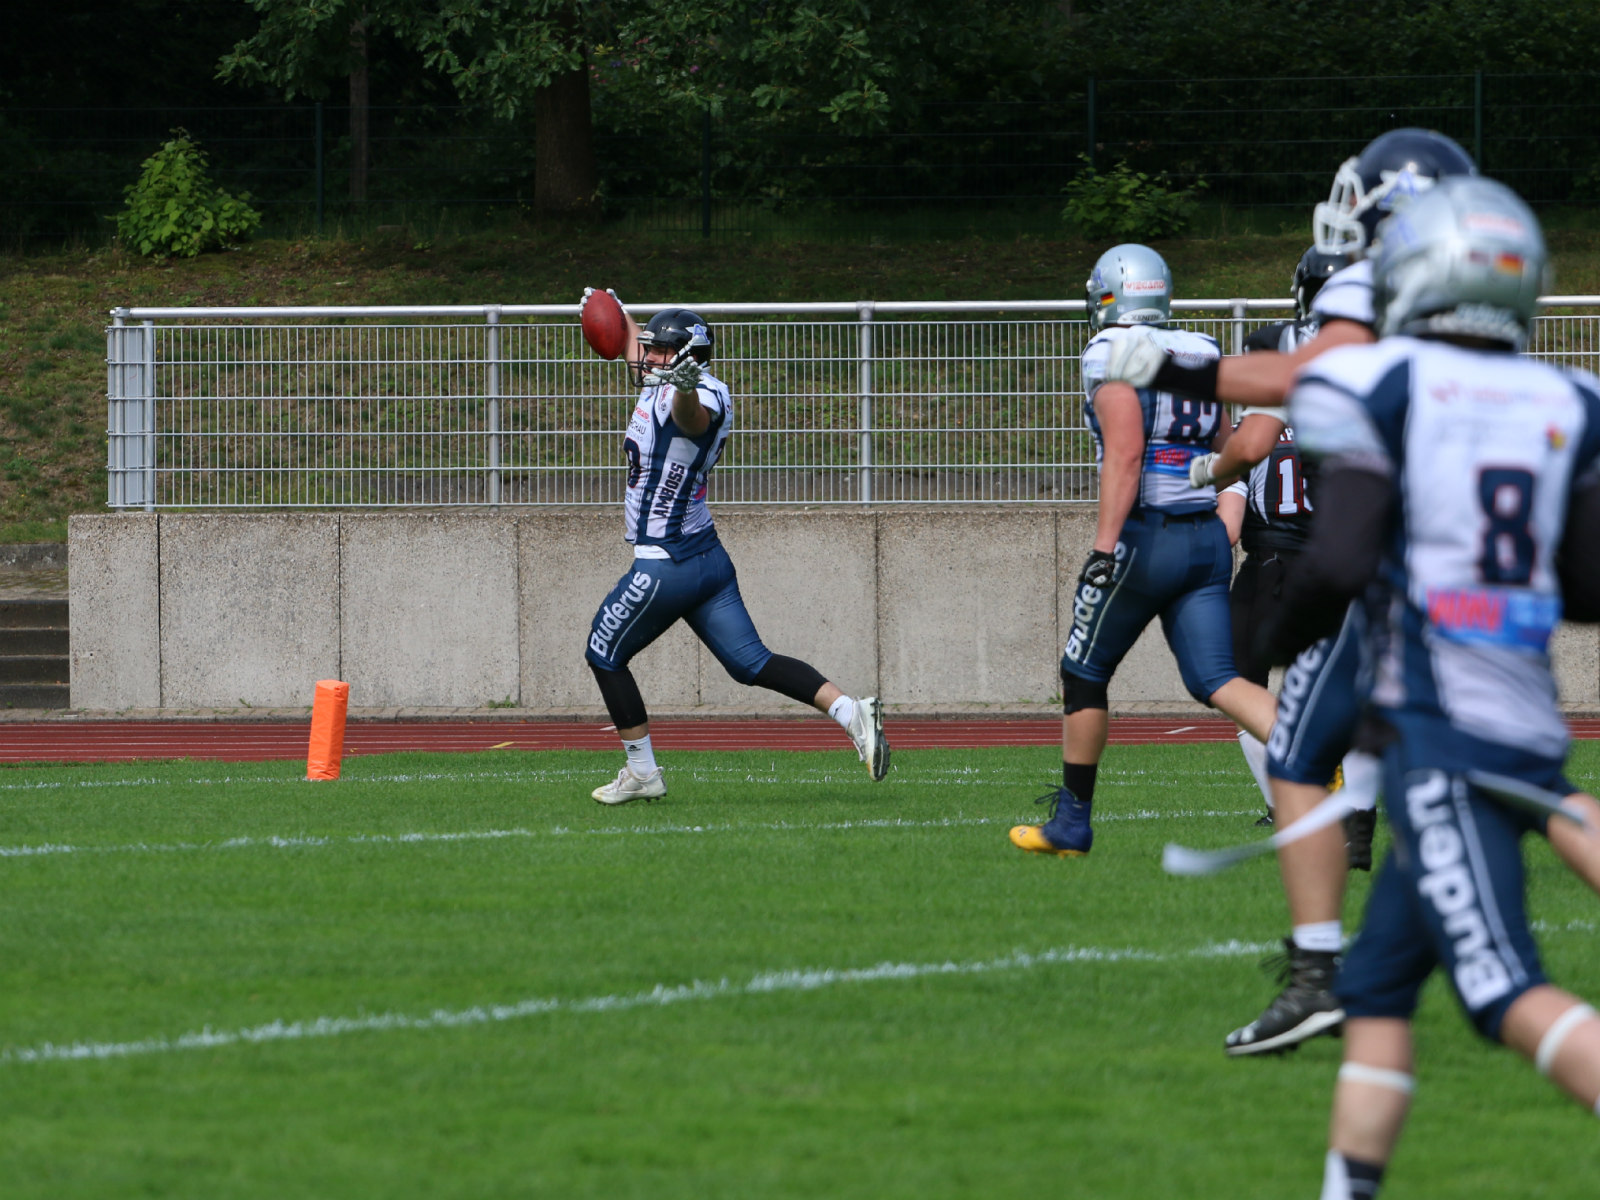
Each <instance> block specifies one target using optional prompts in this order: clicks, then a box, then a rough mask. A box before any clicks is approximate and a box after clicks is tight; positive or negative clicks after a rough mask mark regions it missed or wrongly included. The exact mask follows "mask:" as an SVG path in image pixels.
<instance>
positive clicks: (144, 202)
mask: <svg viewBox="0 0 1600 1200" xmlns="http://www.w3.org/2000/svg"><path fill="white" fill-rule="evenodd" d="M123 194H124V195H125V196H126V197H127V205H126V206H125V207H124V208H123V210H122V212H121V213H119V214H118V216H117V218H116V220H117V236H118V237H120V238H121V239H122V241H123V243H124V244H125V245H128V246H131V247H133V248H134V249H135V250H137V251H138V252H139V253H140V254H154V255H161V256H165V255H177V256H178V257H180V258H193V257H194V256H195V255H197V254H199V253H201V252H202V251H205V250H220V249H221V248H222V247H224V246H229V245H232V244H233V243H235V242H242V241H244V240H245V239H246V238H247V237H249V236H250V234H251V233H253V232H254V231H255V229H256V227H257V226H259V225H260V224H261V214H260V213H258V212H257V211H256V210H255V209H253V208H251V207H250V206H249V205H248V204H247V203H245V201H247V200H249V199H250V194H249V193H248V192H245V193H242V194H241V195H239V196H231V195H229V194H228V193H227V192H225V191H223V190H222V189H221V188H219V187H218V186H217V185H216V184H214V183H213V182H212V181H211V178H210V176H209V175H207V173H206V156H205V152H204V151H203V150H201V149H200V147H199V145H197V144H196V143H195V142H194V141H192V140H191V139H190V137H189V135H188V134H187V133H185V132H184V131H183V130H181V129H174V130H173V131H172V140H171V141H169V142H164V143H163V144H162V146H161V149H159V150H157V151H156V152H155V153H154V154H152V155H151V156H150V157H149V158H147V159H145V160H144V163H143V164H142V166H141V174H140V175H139V181H138V182H137V183H133V184H129V185H128V186H127V187H126V188H124V189H123Z"/></svg>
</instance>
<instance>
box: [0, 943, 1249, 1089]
mask: <svg viewBox="0 0 1600 1200" xmlns="http://www.w3.org/2000/svg"><path fill="white" fill-rule="evenodd" d="M1270 948H1271V946H1270V945H1268V944H1267V943H1248V942H1240V941H1228V942H1219V943H1217V944H1214V945H1210V946H1200V947H1197V948H1196V949H1193V950H1185V951H1179V952H1177V953H1162V952H1160V951H1154V950H1136V949H1131V948H1128V949H1112V950H1108V949H1102V948H1098V947H1093V946H1081V947H1080V946H1069V947H1066V948H1064V949H1050V950H1042V951H1039V952H1038V953H1029V952H1027V951H1022V950H1018V951H1015V952H1013V953H1011V954H1007V955H1004V956H1002V957H999V958H991V959H985V960H980V961H977V962H964V963H958V962H949V961H946V962H929V963H890V962H885V963H879V964H877V965H876V966H872V967H860V968H838V967H820V968H808V969H799V970H787V971H763V972H761V973H760V974H758V975H753V976H751V977H750V978H749V979H748V980H746V981H745V982H743V983H734V982H732V981H730V980H728V979H726V978H724V979H720V980H717V981H715V982H703V981H701V980H695V981H694V982H692V983H686V984H661V983H658V984H656V985H655V986H654V987H652V988H650V989H649V990H648V991H642V992H623V993H613V994H611V995H603V996H585V997H580V998H577V999H572V1000H563V999H560V998H559V997H535V998H532V999H528V1000H519V1001H516V1002H515V1003H512V1004H494V1005H487V1006H479V1007H474V1008H464V1009H453V1010H447V1009H435V1010H434V1011H433V1012H431V1013H429V1014H427V1015H426V1016H410V1015H407V1014H405V1013H374V1014H372V1015H367V1016H357V1017H315V1018H313V1019H311V1020H308V1021H282V1020H278V1021H269V1022H268V1023H267V1024H265V1025H253V1026H250V1027H249V1028H245V1029H232V1030H215V1029H212V1028H210V1027H209V1026H207V1027H204V1028H202V1029H199V1030H197V1031H191V1032H189V1033H184V1034H180V1035H178V1036H177V1037H174V1038H166V1037H159V1036H158V1037H151V1038H142V1039H140V1040H138V1041H131V1042H71V1043H66V1044H57V1043H55V1042H42V1043H40V1044H39V1045H37V1046H25V1047H17V1048H14V1049H0V1066H9V1065H11V1064H13V1063H44V1062H72V1061H81V1060H84V1059H111V1058H136V1057H142V1056H146V1055H152V1054H170V1053H174V1052H176V1051H181V1050H214V1049H218V1048H222V1047H227V1046H238V1045H246V1044H248V1045H261V1044H264V1043H269V1042H291V1041H303V1040H305V1039H307V1038H329V1037H343V1036H345V1035H346V1034H352V1033H389V1032H394V1031H397V1030H398V1031H408V1030H417V1031H420V1030H430V1029H456V1028H461V1027H464V1026H472V1025H493V1024H498V1023H500V1022H503V1021H516V1020H522V1019H525V1018H528V1017H537V1016H543V1015H545V1014H548V1013H561V1012H566V1013H609V1012H623V1011H626V1010H628V1009H634V1008H665V1007H667V1006H669V1005H673V1004H682V1003H685V1002H687V1001H690V1000H713V999H720V998H724V997H740V996H763V995H770V994H773V993H777V992H814V991H819V990H821V989H823V988H830V987H837V986H840V985H842V984H865V983H882V982H898V981H901V980H909V979H923V978H927V977H929V976H940V975H943V976H961V975H983V974H991V973H994V972H1000V971H1027V970H1033V969H1035V968H1038V967H1049V966H1059V965H1064V964H1077V963H1091V964H1103V963H1123V962H1133V963H1166V962H1175V961H1181V960H1186V959H1214V958H1239V957H1245V956H1249V955H1255V954H1262V953H1264V952H1266V951H1267V950H1269V949H1270Z"/></svg>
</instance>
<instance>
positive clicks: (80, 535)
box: [69, 507, 1600, 714]
mask: <svg viewBox="0 0 1600 1200" xmlns="http://www.w3.org/2000/svg"><path fill="white" fill-rule="evenodd" d="M1093 521H1094V515H1093V512H1092V511H1090V510H1085V509H1078V508H1023V507H1003V508H1002V507H994V508H982V507H961V508H953V507H952V508H917V509H912V508H899V509H897V508H879V509H872V510H854V509H852V510H831V509H830V510H810V511H805V510H765V509H748V510H747V509H723V510H722V511H720V512H719V513H718V517H717V524H718V528H719V529H720V530H721V531H722V538H723V541H724V543H725V544H726V545H727V547H728V550H729V553H730V554H731V555H732V556H733V560H734V563H735V564H736V565H737V567H738V570H739V584H740V588H741V590H742V591H743V593H744V597H745V600H746V603H747V604H748V606H749V608H750V612H751V615H752V616H753V617H754V618H755V622H756V627H757V628H758V629H760V630H761V633H762V637H763V638H764V640H765V641H766V643H767V645H768V646H770V647H771V648H772V649H774V650H776V651H778V652H779V653H783V654H788V655H792V656H794V657H796V658H800V659H804V660H805V661H807V662H810V663H812V664H813V665H814V666H815V667H816V668H817V669H818V670H820V671H821V672H822V673H823V674H824V675H826V676H828V677H829V678H830V679H832V680H833V681H834V682H835V683H837V684H838V685H839V686H840V687H841V688H843V689H844V690H845V691H847V692H850V693H853V694H856V695H861V694H869V693H876V694H878V695H880V696H882V697H883V698H884V700H885V702H886V703H888V704H890V705H891V706H893V707H894V708H896V709H898V710H900V711H902V712H906V711H916V712H941V711H946V712H954V711H972V710H974V709H979V710H986V711H1000V710H1035V711H1059V710H1058V709H1053V705H1052V700H1053V698H1054V697H1056V696H1058V694H1059V692H1060V681H1059V679H1058V677H1057V663H1058V661H1059V659H1060V655H1061V647H1062V645H1063V644H1064V639H1065V636H1066V626H1067V624H1068V619H1069V614H1070V611H1071V596H1072V590H1073V584H1074V582H1075V580H1076V578H1077V573H1078V570H1079V568H1080V566H1081V565H1082V563H1083V560H1084V557H1085V555H1086V554H1087V553H1088V549H1089V544H1090V542H1091V540H1092V537H1093V531H1094V526H1093ZM69 555H70V566H71V570H70V574H69V581H70V599H71V610H70V611H71V621H72V704H73V706H74V707H75V708H79V709H89V710H125V709H140V708H149V709H155V708H161V709H169V710H173V709H176V710H183V709H197V708H207V709H214V708H237V707H242V706H246V705H248V706H251V707H257V708H260V707H267V708H295V707H306V706H308V705H309V704H310V703H311V697H312V691H313V687H314V685H315V683H316V681H317V680H318V679H335V678H336V679H344V680H346V681H347V682H348V683H349V684H350V702H351V704H352V705H353V706H356V707H359V708H475V707H483V706H486V705H489V704H497V705H504V704H506V703H507V702H509V703H510V704H512V705H515V706H516V707H519V708H525V709H533V710H538V711H543V712H574V711H577V712H597V711H599V696H598V694H597V692H596V690H595V686H594V681H593V679H592V678H591V677H590V674H589V670H588V667H587V666H586V665H585V664H584V661H583V645H584V640H585V637H586V636H587V633H588V628H589V621H590V618H591V617H592V616H593V614H594V610H595V608H596V606H597V605H598V604H599V602H600V600H601V599H602V598H603V597H604V596H605V594H606V593H607V592H608V591H609V590H610V588H611V586H612V584H614V583H615V582H616V580H617V579H618V578H619V577H620V576H621V574H622V573H623V571H624V570H625V569H627V567H628V564H629V563H630V561H631V558H630V555H629V550H628V547H627V546H626V545H625V543H623V541H622V526H621V520H620V518H619V516H618V514H617V513H616V512H615V511H612V510H610V509H604V510H598V509H597V510H587V509H559V510H544V509H515V510H508V511H507V512H505V513H501V514H490V513H457V512H450V511H444V512H437V511H412V512H394V513H349V514H334V513H315V514H276V513H272V514H259V515H254V514H252V515H232V514H228V515H194V514H176V513H174V514H159V515H152V514H143V513H141V514H115V515H106V516H85V517H74V518H72V521H71V524H70V529H69ZM1556 655H1557V677H1558V680H1559V682H1560V684H1561V688H1562V697H1563V699H1565V700H1568V701H1572V702H1576V703H1579V704H1583V705H1587V706H1595V707H1600V632H1597V630H1596V629H1594V628H1592V627H1591V628H1583V629H1579V628H1571V627H1567V628H1563V629H1562V630H1561V631H1560V633H1559V634H1558V637H1557V641H1556ZM634 674H635V675H636V676H637V678H638V679H639V683H640V686H641V688H642V689H643V691H644V694H645V698H646V700H647V701H648V702H649V704H650V707H651V709H652V711H653V712H656V713H658V714H661V713H667V712H692V711H696V710H699V711H705V712H728V711H738V712H757V713H760V712H783V711H794V705H793V703H792V702H791V701H788V700H786V699H784V698H783V697H781V696H777V695H775V694H772V693H768V692H765V691H762V690H761V689H750V688H744V687H740V686H739V685H737V684H735V683H734V682H733V681H732V680H730V679H729V678H728V677H727V675H726V674H725V673H724V672H723V670H722V668H721V666H720V665H719V664H718V663H717V662H716V660H715V659H714V658H712V656H711V655H710V654H709V653H707V652H706V650H705V649H704V647H702V646H701V645H700V643H699V641H698V640H696V639H695V637H694V636H693V634H691V633H690V632H689V630H688V629H687V628H686V627H684V626H682V625H681V624H680V625H679V626H677V627H676V628H674V629H673V630H672V631H670V632H669V633H668V634H667V636H666V637H664V638H662V639H661V640H660V641H659V642H657V643H656V644H655V645H654V646H652V647H651V648H650V649H649V650H648V651H646V652H645V653H644V654H643V655H641V656H640V657H639V658H638V659H636V660H635V662H634ZM1111 700H1112V705H1113V708H1116V709H1123V710H1127V709H1129V708H1130V707H1134V708H1137V709H1143V710H1146V711H1149V710H1154V709H1165V710H1168V711H1173V712H1197V711H1199V709H1198V706H1196V705H1194V703H1193V701H1191V700H1190V698H1189V696H1188V694H1187V693H1186V692H1185V691H1184V690H1183V684H1182V682H1181V680H1180V679H1179V677H1178V671H1177V668H1176V666H1175V665H1174V664H1173V662H1172V658H1171V655H1170V654H1169V653H1168V652H1167V649H1166V647H1165V645H1164V644H1163V642H1162V640H1161V636H1160V632H1159V630H1158V629H1157V628H1156V627H1155V626H1152V627H1151V629H1149V630H1147V631H1146V632H1145V635H1144V637H1143V638H1141V639H1140V641H1139V644H1138V645H1137V646H1135V647H1134V649H1133V651H1132V653H1131V654H1130V655H1129V657H1128V659H1127V660H1126V661H1125V662H1124V663H1123V666H1122V669H1121V670H1120V671H1118V673H1117V676H1116V679H1115V680H1114V681H1113V683H1112V687H1111Z"/></svg>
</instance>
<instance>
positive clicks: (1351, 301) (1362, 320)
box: [1311, 258, 1377, 329]
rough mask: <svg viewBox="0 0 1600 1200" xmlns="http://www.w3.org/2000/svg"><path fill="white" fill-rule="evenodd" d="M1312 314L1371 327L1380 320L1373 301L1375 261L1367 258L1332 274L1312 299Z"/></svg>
mask: <svg viewBox="0 0 1600 1200" xmlns="http://www.w3.org/2000/svg"><path fill="white" fill-rule="evenodd" d="M1311 315H1312V316H1313V317H1315V318H1317V321H1318V322H1319V323H1325V322H1327V321H1355V322H1356V323H1357V324H1360V325H1365V326H1366V327H1367V328H1368V329H1371V328H1372V327H1373V325H1374V323H1375V322H1376V320H1377V317H1376V315H1375V313H1374V309H1373V304H1372V261H1371V260H1370V259H1365V258H1364V259H1362V260H1361V261H1360V262H1353V263H1351V264H1350V265H1349V266H1348V267H1345V268H1344V269H1343V270H1342V271H1335V272H1334V273H1333V274H1332V275H1330V276H1329V277H1328V282H1327V283H1325V284H1323V285H1322V287H1321V288H1320V289H1319V290H1318V291H1317V294H1316V295H1315V296H1313V297H1312V298H1311Z"/></svg>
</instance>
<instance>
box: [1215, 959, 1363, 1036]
mask: <svg viewBox="0 0 1600 1200" xmlns="http://www.w3.org/2000/svg"><path fill="white" fill-rule="evenodd" d="M1284 945H1285V946H1286V947H1287V948H1288V954H1287V955H1286V956H1285V957H1284V958H1282V959H1281V960H1279V959H1272V960H1269V962H1273V963H1277V964H1278V965H1279V968H1280V973H1279V979H1280V980H1281V981H1282V982H1283V984H1284V988H1283V990H1282V991H1281V992H1279V993H1278V995H1277V998H1276V999H1274V1000H1273V1002H1272V1003H1271V1004H1269V1005H1267V1008H1266V1011H1265V1012H1263V1013H1262V1014H1261V1015H1260V1016H1259V1017H1257V1018H1256V1019H1255V1020H1254V1021H1251V1022H1250V1024H1248V1025H1246V1026H1245V1027H1244V1028H1243V1029H1235V1030H1234V1031H1233V1032H1232V1033H1230V1034H1229V1035H1228V1038H1227V1042H1226V1045H1225V1049H1226V1050H1227V1052H1228V1056H1229V1057H1230V1058H1238V1057H1240V1056H1242V1055H1246V1054H1283V1053H1285V1052H1286V1051H1289V1050H1294V1049H1298V1048H1299V1045H1300V1043H1301V1042H1303V1041H1305V1040H1306V1039H1307V1038H1314V1037H1316V1036H1317V1035H1318V1034H1322V1033H1327V1034H1334V1035H1337V1034H1338V1033H1340V1032H1341V1030H1342V1028H1343V1026H1344V1009H1343V1008H1342V1007H1340V1004H1339V1001H1338V999H1337V998H1336V997H1335V996H1334V994H1333V992H1332V991H1331V990H1330V989H1331V988H1332V987H1333V977H1334V976H1335V975H1336V974H1338V971H1339V956H1338V955H1337V954H1335V953H1333V952H1332V951H1329V950H1302V949H1300V947H1299V946H1296V945H1295V944H1294V939H1292V938H1288V939H1285V941H1284Z"/></svg>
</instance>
